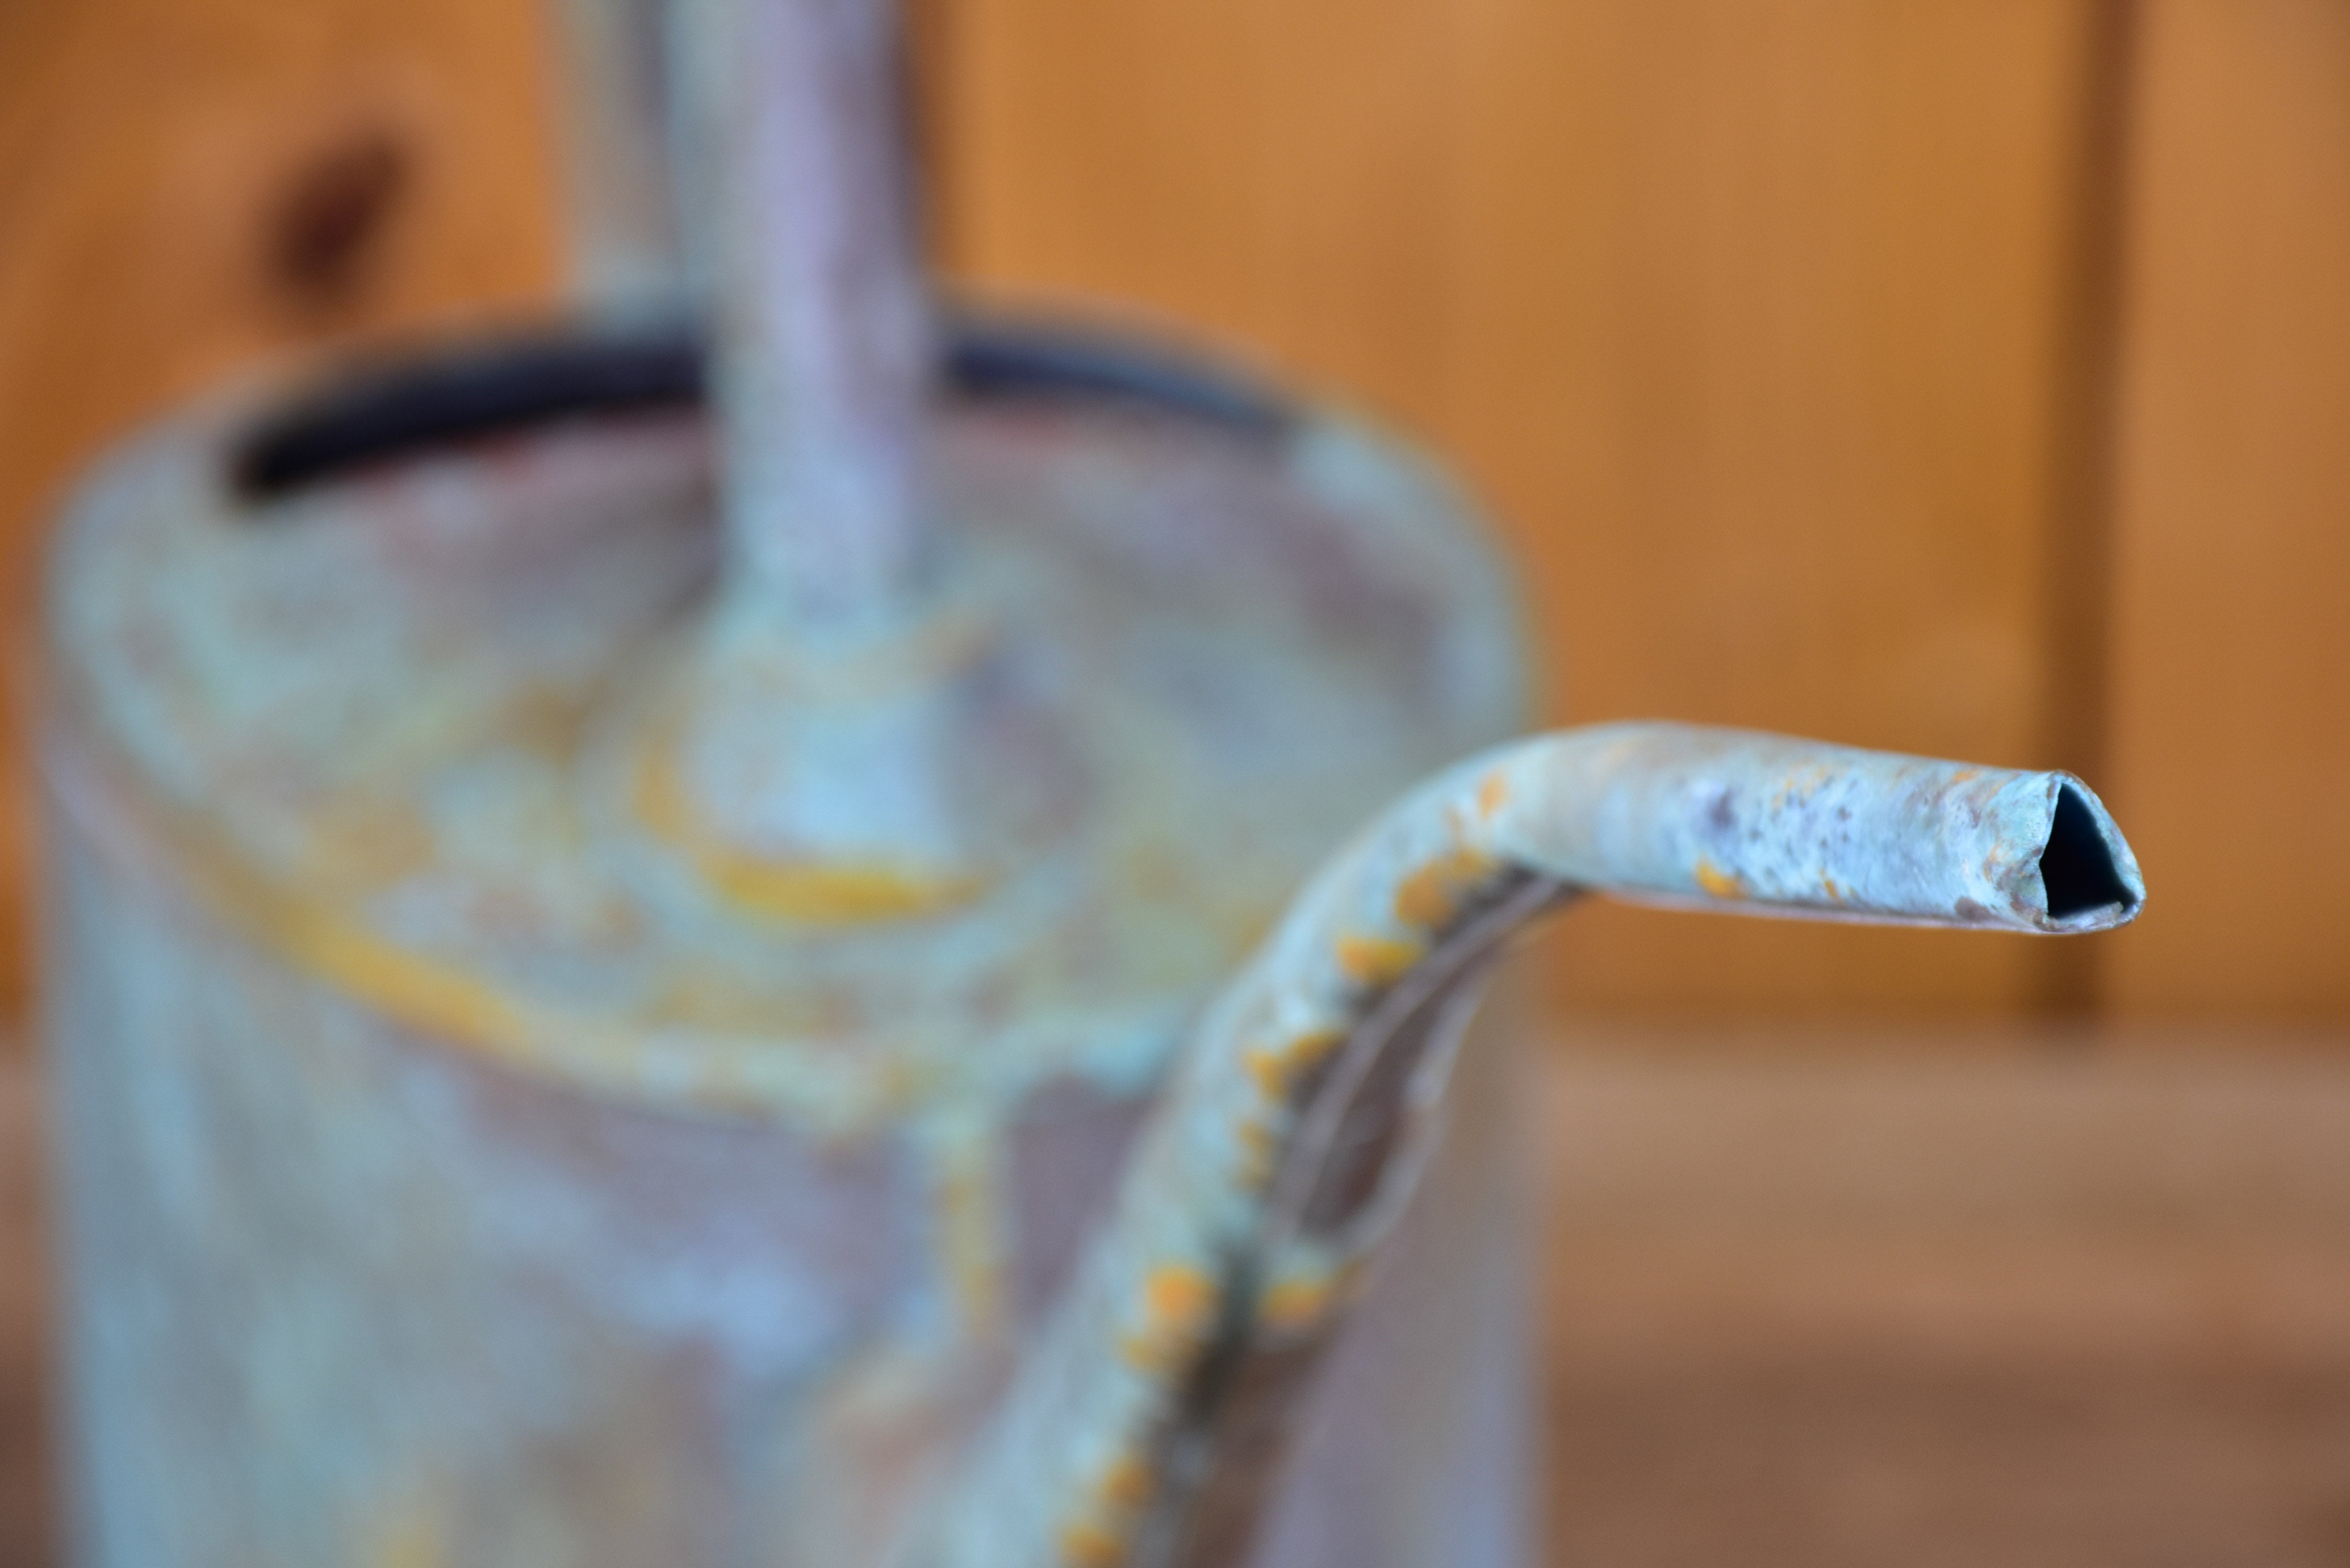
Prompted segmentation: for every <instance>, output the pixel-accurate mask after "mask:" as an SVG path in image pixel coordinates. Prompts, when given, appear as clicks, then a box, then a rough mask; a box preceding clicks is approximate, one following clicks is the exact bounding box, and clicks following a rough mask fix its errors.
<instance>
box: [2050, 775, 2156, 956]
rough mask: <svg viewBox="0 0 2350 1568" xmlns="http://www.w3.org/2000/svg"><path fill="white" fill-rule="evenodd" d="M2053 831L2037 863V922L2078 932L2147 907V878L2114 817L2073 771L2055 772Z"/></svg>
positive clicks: (2107, 926)
mask: <svg viewBox="0 0 2350 1568" xmlns="http://www.w3.org/2000/svg"><path fill="white" fill-rule="evenodd" d="M2049 782H2050V784H2051V786H2052V787H2051V790H2050V796H2049V816H2048V832H2047V836H2046V838H2045V841H2044V842H2043V845H2042V846H2041V850H2040V855H2039V858H2038V860H2037V862H2036V864H2035V866H2034V867H2033V869H2034V872H2035V877H2034V878H2033V879H2034V880H2036V881H2037V883H2038V884H2039V888H2038V892H2039V895H2040V898H2039V902H2040V906H2041V907H2040V909H2038V910H2036V911H2035V914H2036V915H2037V917H2038V918H2037V919H2035V920H2034V921H2033V923H2034V924H2035V925H2036V926H2038V927H2039V929H2042V930H2044V931H2050V932H2055V933H2060V934H2064V935H2073V934H2075V933H2080V932H2087V931H2104V930H2111V929H2114V928H2115V927H2116V926H2126V925H2127V924H2129V922H2130V921H2132V920H2134V919H2137V917H2138V914H2139V912H2140V911H2141V910H2143V909H2145V908H2146V878H2145V877H2143V876H2142V875H2140V873H2139V871H2138V865H2137V856H2136V855H2134V854H2132V853H2131V852H2130V846H2129V843H2128V841H2127V840H2126V839H2125V838H2123V837H2122V832H2121V829H2120V828H2119V827H2117V826H2115V823H2114V819H2113V816H2112V815H2111V814H2110V813H2108V812H2107V811H2106V807H2105V804H2104V803H2103V802H2102V801H2100V800H2098V799H2097V797H2096V794H2095V792H2093V791H2092V790H2091V789H2090V788H2089V786H2088V785H2086V784H2083V783H2082V782H2081V781H2080V780H2079V779H2076V778H2074V777H2073V776H2072V775H2071V774H2051V775H2049Z"/></svg>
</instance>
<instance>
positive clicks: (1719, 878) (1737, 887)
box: [1696, 860, 1746, 898]
mask: <svg viewBox="0 0 2350 1568" xmlns="http://www.w3.org/2000/svg"><path fill="white" fill-rule="evenodd" d="M1696 875H1697V885H1698V886H1699V887H1700V888H1704V889H1705V890H1706V891H1707V892H1708V893H1709V894H1711V896H1713V897H1714V898H1744V897H1746V884H1745V883H1743V882H1741V881H1740V880H1739V879H1738V878H1737V877H1733V876H1731V874H1730V873H1729V872H1727V871H1724V870H1723V869H1722V868H1721V867H1719V866H1716V865H1715V864H1714V863H1713V862H1712V861H1711V860H1700V861H1699V862H1698V863H1697V873H1696Z"/></svg>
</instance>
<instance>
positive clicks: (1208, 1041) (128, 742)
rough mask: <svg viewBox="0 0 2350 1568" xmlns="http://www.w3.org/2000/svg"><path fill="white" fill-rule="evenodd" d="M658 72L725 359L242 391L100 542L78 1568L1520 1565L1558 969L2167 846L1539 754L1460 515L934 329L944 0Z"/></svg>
mask: <svg viewBox="0 0 2350 1568" xmlns="http://www.w3.org/2000/svg"><path fill="white" fill-rule="evenodd" d="M598 3H599V4H600V3H601V0H598ZM623 8H624V9H625V8H626V6H625V5H624V6H623ZM671 22H672V23H673V25H674V28H675V31H674V33H673V35H672V38H671V42H672V45H673V50H672V52H673V54H674V56H675V58H674V59H673V60H672V63H671V77H670V78H669V79H670V80H671V83H672V84H673V97H674V100H675V101H674V103H673V105H672V109H674V110H675V113H676V120H677V124H676V127H675V129H674V130H673V131H669V132H665V133H664V134H670V135H673V136H674V138H675V140H676V143H677V145H678V147H679V148H680V149H681V157H680V158H679V161H678V166H679V169H680V171H681V177H680V178H679V180H678V181H677V182H676V185H677V202H676V206H677V209H678V210H679V212H681V213H682V214H683V219H682V231H683V233H684V234H685V236H686V242H687V243H685V244H683V246H682V249H681V254H682V255H683V257H684V260H683V262H682V263H680V264H678V266H677V271H678V272H679V274H680V275H684V276H687V277H690V278H691V279H692V280H693V281H692V282H691V285H690V286H688V288H689V290H690V291H691V292H692V293H694V294H695V295H696V296H698V297H699V298H701V299H702V301H703V304H702V312H703V314H704V315H705V316H706V318H707V321H708V330H707V338H708V345H709V347H708V350H707V352H706V353H705V352H704V351H702V349H700V348H697V346H696V344H695V343H694V341H693V340H692V339H691V337H688V336H685V335H682V334H681V333H680V332H679V331H677V330H676V329H674V328H673V327H670V326H665V325H663V324H662V319H661V318H662V312H661V311H660V310H646V309H643V308H639V307H636V306H632V307H631V308H630V309H629V310H626V311H621V310H609V311H601V312H591V313H590V317H591V318H590V319H589V320H587V322H586V324H585V325H582V326H580V327H576V328H572V329H567V330H562V331H554V332H546V333H540V334H536V335H531V336H523V337H510V338H505V339H499V340H494V341H474V342H470V343H465V344H461V345H454V346H443V347H441V348H433V349H431V350H429V351H426V352H422V353H421V354H417V355H413V356H410V357H408V358H401V359H398V360H388V361H383V362H380V363H378V364H375V365H373V366H371V367H368V368H365V369H360V370H359V371H357V372H353V373H346V374H343V375H341V376H338V377H336V378H331V379H323V380H322V379H309V378H303V377H296V378H295V379H293V380H292V381H291V383H290V384H289V383H287V382H286V381H284V380H272V381H266V382H263V383H259V384H256V385H253V386H248V387H244V388H239V389H230V390H227V391H224V392H223V393H221V394H219V395H218V396H216V397H214V398H213V399H212V400H208V401H206V402H205V403H203V404H202V405H201V406H199V407H197V408H195V409H193V410H188V411H185V412H183V413H181V414H178V415H175V416H173V417H172V418H170V419H167V420H166V421H162V422H161V424H160V425H158V426H156V427H155V428H153V429H152V430H151V431H147V432H146V433H144V434H142V435H140V436H139V437H137V438H135V439H134V440H133V441H130V443H129V444H128V445H127V446H126V447H125V448H124V449H123V450H122V451H120V452H118V453H117V454H115V455H114V456H113V457H111V458H110V459H109V461H108V462H105V463H104V464H102V465H101V466H100V467H99V470H98V471H97V472H96V473H95V474H94V475H93V477H92V478H91V479H90V480H89V481H88V483H87V484H86V485H85V486H84V487H83V489H82V490H81V492H80V493H78V496H77V497H76V499H75V500H74V501H73V502H72V504H71V505H70V507H69V510H68V516H67V518H66V520H65V524H64V526H63V528H62V530H61V532H60V535H59V540H58V543H57V547H56V553H55V557H54V561H53V566H52V574H51V578H50V589H49V603H48V618H47V636H48V659H47V675H46V691H47V701H46V704H45V709H44V725H45V730H44V737H43V757H44V766H45V777H46V784H47V812H48V817H47V821H48V843H49V846H50V853H49V856H48V875H49V885H48V891H47V919H48V932H49V941H48V944H47V997H48V1002H47V1007H48V1017H47V1036H48V1041H49V1049H50V1062H51V1075H52V1080H53V1085H54V1094H55V1101H56V1116H55V1128H56V1131H55V1138H54V1142H55V1145H56V1158H57V1181H56V1184H55V1185H56V1189H57V1192H58V1194H59V1198H60V1202H61V1207H62V1216H61V1220H62V1222H61V1225H60V1231H61V1233H62V1237H63V1247H64V1253H65V1257H64V1265H65V1266H64V1269H63V1271H62V1272H63V1276H64V1280H65V1285H64V1290H65V1301H64V1304H63V1310H62V1312H61V1314H60V1315H61V1321H62V1324H63V1325H64V1329H65V1336H66V1339H67V1342H68V1368H67V1371H68V1380H67V1381H68V1397H67V1399H66V1401H65V1405H66V1408H67V1411H68V1449H69V1453H68V1471H69V1476H70V1485H71V1490H72V1507H71V1531H72V1539H73V1547H74V1551H75V1552H76V1553H77V1556H76V1561H78V1562H79V1563H83V1564H86V1565H88V1568H229V1565H231V1564H234V1565H236V1568H277V1565H284V1568H538V1565H541V1564H545V1565H547V1568H556V1565H563V1568H588V1565H605V1564H609V1565H612V1568H644V1565H648V1564H655V1563H659V1564H663V1565H677V1568H691V1565H701V1564H710V1565H726V1568H753V1565H760V1568H816V1565H821V1568H983V1565H987V1568H1045V1565H1050V1564H1066V1565H1069V1568H1102V1565H1108V1564H1135V1565H1151V1568H1171V1565H1179V1564H1180V1565H1186V1568H1210V1565H1223V1564H1232V1565H1238V1564H1251V1563H1253V1564H1258V1565H1260V1568H1339V1565H1342V1564H1343V1565H1345V1568H1378V1565H1381V1564H1396V1565H1399V1568H1402V1565H1407V1564H1410V1565H1434V1564H1445V1565H1448V1568H1451V1565H1459V1564H1471V1565H1477V1568H1516V1565H1519V1564H1523V1563H1528V1562H1530V1561H1531V1560H1532V1554H1533V1548H1532V1544H1531V1539H1530V1532H1529V1529H1528V1525H1527V1519H1528V1515H1529V1509H1528V1507H1527V1492H1528V1489H1529V1474H1530V1468H1531V1457H1530V1456H1531V1453H1532V1449H1531V1444H1530V1438H1529V1428H1530V1422H1529V1421H1528V1420H1527V1410H1526V1406H1525V1400H1526V1398H1527V1389H1528V1387H1529V1386H1530V1383H1531V1379H1530V1377H1529V1375H1528V1368H1529V1352H1528V1338H1529V1336H1528V1334H1527V1332H1526V1323H1525V1321H1524V1317H1523V1309H1522V1303H1521V1302H1520V1299H1519V1294H1518V1287H1519V1285H1520V1284H1521V1283H1522V1277H1523V1269H1524V1262H1525V1252H1526V1246H1525V1241H1524V1237H1523V1233H1522V1231H1521V1230H1520V1228H1519V1225H1518V1223H1517V1220H1518V1218H1519V1214H1518V1206H1517V1205H1516V1203H1515V1200H1514V1196H1513V1195H1514V1192H1515V1187H1514V1178H1515V1175H1516V1164H1515V1152H1516V1151H1515V1146H1514V1142H1513V1137H1514V1135H1513V1130H1512V1129H1513V1120H1512V1116H1511V1107H1512V1105H1513V1087H1512V1080H1511V1077H1510V1070H1509V1069H1510V1062H1509V1053H1508V1049H1507V1045H1508V1042H1507V1041H1506V1039H1503V1038H1498V1037H1494V1036H1492V1035H1490V1034H1485V1033H1476V1032H1473V1031H1472V1029H1471V1014H1472V1012H1473V1010H1474V1006H1475V1003H1476V1000H1477V996H1478V993H1479V991H1480V989H1481V986H1482V981H1483V980H1484V978H1485V977H1486V975H1487V974H1488V973H1489V971H1490V969H1491V966H1492V961H1493V959H1494V957H1495V955H1496V954H1497V953H1498V952H1500V951H1501V950H1502V948H1503V945H1504V944H1505V942H1506V940H1508V939H1509V938H1510V937H1511V936H1512V935H1513V933H1514V932H1516V931H1518V930H1520V929H1523V928H1524V927H1525V926H1527V925H1528V924H1529V923H1531V922H1533V921H1534V920H1536V919H1540V918H1541V917H1543V916H1544V915H1547V914H1549V913H1550V912H1552V911H1555V910H1556V909H1560V908H1561V907H1563V906H1565V905H1566V904H1567V903H1569V902H1571V901H1572V900H1574V899H1575V898H1578V897H1581V896H1584V895H1586V894H1609V895H1616V896H1621V897H1628V898H1638V899H1643V900H1648V901H1652V902H1659V903H1665V904H1669V905H1675V906H1679V907H1685V908H1689V909H1707V910H1714V911H1720V912H1729V913H1742V914H1770V915H1793V916H1803V917H1810V918H1818V919H1842V920H1861V921H1897V922H1909V923H1916V924H1931V925H1947V926H1955V927H1964V928H1973V929H1985V930H2004V931H2016V932H2028V933H2039V934H2057V935H2063V934H2073V933H2080V932H2088V931H2095V930H2099V929H2106V928H2108V927H2111V926H2115V925H2117V924H2119V923H2121V922H2123V921H2126V920H2127V919H2131V918H2133V917H2134V916H2135V914H2136V913H2137V910H2138V909H2139V908H2140V906H2141V904H2142V901H2143V898H2144V888H2143V885H2142V883H2141V881H2140V879H2139V876H2138V872H2137V866H2136V863H2135V861H2134V860H2133V858H2132V857H2131V854H2130V851H2129V849H2128V847H2127V846H2126V844H2125V843H2124V841H2123V839H2122V837H2121V836H2120V835H2119V834H2118V832H2117V831H2116V829H2115V827H2114V826H2113V824H2112V822H2111V821H2110V819H2109V818H2108V817H2107V816H2106V813H2105V811H2104V809H2103V808H2102V807H2101V806H2100V805H2099V804H2098V802H2097V800H2096V798H2095V795H2094V794H2092V793H2091V792H2090V791H2089V789H2088V788H2087V787H2086V786H2085V785H2084V784H2082V783H2081V782H2080V781H2078V780H2077V779H2074V778H2072V777H2070V776H2068V775H2066V774H2053V773H2014V772H2009V771H2005V770H2002V769H1996V768H1984V767H1970V766H1962V765H1960V764H1957V763H1941V762H1931V761H1924V760H1919V759H1914V758H1906V757H1896V756H1887V755H1882V754H1877V753H1866V752H1859V751H1853V750H1848V749H1845V748H1841V747H1836V746H1830V745H1823V744H1817V743H1814V742H1803V741H1795V740H1789V739H1784V738H1779V737H1773V736H1768V735H1761V734H1754V733H1748V732H1735V731H1722V730H1708V729H1696V728H1689V727H1682V726H1675V725H1669V724H1630V725H1613V726H1607V727H1602V728H1597V729H1588V730H1582V731H1569V732H1561V733H1556V734H1551V735H1544V736H1536V737H1533V738H1526V739H1514V740H1513V739H1510V737H1511V736H1512V735H1513V734H1514V733H1515V732H1517V731H1518V729H1519V727H1520V723H1521V708H1520V701H1521V699H1520V692H1519V671H1520V660H1519V655H1518V647H1517V642H1516V635H1515V630H1514V624H1513V610H1512V607H1511V604H1510V600H1509V596H1508V593H1507V590H1506V587H1505V580H1504V577H1503V573H1502V572H1501V570H1500V569H1499V568H1498V566H1496V564H1495V562H1494V561H1493V559H1492V557H1491V556H1490V555H1489V554H1488V552H1487V550H1486V548H1485V546H1484V545H1483V543H1482V538H1481V536H1480V534H1479V532H1478V529H1477V527H1476V524H1474V522H1473V520H1472V519H1471V517H1470V516H1469V515H1468V514H1467V511H1466V509H1465V508H1464V507H1463V506H1462V505H1461V503H1460V502H1459V501H1458V500H1457V498H1456V497H1455V496H1454V494H1453V493H1452V492H1451V490H1450V489H1449V488H1448V487H1447V486H1446V485H1445V483H1443V482H1442V480H1441V478H1440V476H1439V475H1438V474H1437V473H1436V472H1434V471H1433V470H1432V469H1431V468H1430V467H1429V466H1428V465H1426V464H1425V463H1424V462H1420V461H1419V460H1418V459H1416V458H1414V457H1412V456H1411V455H1410V454H1409V453H1408V452H1405V451H1403V450H1402V449H1400V448H1399V447H1398V446H1397V445H1396V444H1394V443H1393V442H1391V441H1388V440H1387V439H1385V438H1383V437H1381V436H1380V435H1378V433H1377V432H1375V431H1369V430H1367V429H1366V428H1365V427H1363V426H1362V425H1360V424H1359V423H1357V422H1356V421H1352V420H1349V419H1347V418H1345V417H1343V416H1339V415H1336V414H1333V413H1329V412H1326V411H1322V410H1315V409H1313V408H1310V407H1305V406H1301V405H1299V404H1297V403H1295V402H1294V401H1291V400H1286V399H1284V398H1282V397H1280V396H1278V395H1276V394H1274V393H1271V392H1269V391H1267V390H1265V389H1263V388H1262V387H1261V386H1259V385H1257V384H1255V383H1254V382H1253V381H1251V380H1249V379H1246V378H1243V377H1238V376H1235V375H1234V374H1232V373H1231V372H1229V371H1227V370H1224V369H1221V368H1218V367H1215V366H1212V365H1202V364H1201V363H1199V362H1197V361H1196V360H1193V359H1191V358H1186V357H1184V356H1180V355H1174V354H1170V353H1168V352H1165V351H1162V350H1159V349H1155V348H1138V347H1136V346H1134V345H1133V344H1131V343H1127V342H1123V341H1112V340H1109V339H1107V338H1105V337H1102V336H1100V335H1098V334H1095V333H1088V332H1072V331H1069V330H1067V329H1066V328H1051V329H1047V328H1041V327H1036V326H1035V325H1034V324H1024V323H1019V322H1013V323H1008V324H1007V323H1006V322H1003V321H1001V320H992V319H971V318H965V319H957V320H953V321H951V322H947V323H945V324H943V325H942V324H941V318H940V317H939V315H938V313H936V312H934V311H933V310H932V309H931V306H930V304H929V300H928V296H927V294H926V292H925V290H924V288H923V287H922V285H921V280H920V276H919V272H918V268H917V266H916V265H915V262H914V259H913V257H914V245H913V244H912V241H911V237H910V216H909V204H908V203H907V202H904V201H902V200H900V199H899V194H898V193H899V191H900V189H901V186H902V183H903V178H904V162H903V160H902V159H901V158H900V157H899V151H898V131H897V125H896V121H895V119H894V117H893V113H892V111H891V109H890V102H891V96H892V92H893V90H894V85H895V79H896V73H895V62H894V57H893V54H892V47H893V46H892V42H891V38H890V33H889V26H890V18H889V13H888V9H887V7H886V6H885V5H881V4H879V3H878V0H680V3H679V4H678V5H675V6H674V7H673V15H672V16H671ZM621 259H622V260H623V261H626V260H628V259H629V258H627V257H625V256H624V257H622V258H621ZM639 260H641V257H639ZM665 265H668V264H667V263H663V264H662V265H660V266H654V267H652V268H651V269H650V271H651V273H652V274H653V275H667V274H665V273H663V272H662V266H665ZM619 270H621V271H623V272H628V273H629V276H630V277H631V278H632V279H633V280H635V281H633V282H632V284H631V287H632V288H634V289H637V290H639V293H638V296H637V297H638V300H639V306H641V301H642V297H643V279H644V277H645V276H646V275H648V269H647V268H646V267H644V266H635V267H634V268H633V270H631V268H629V267H626V266H623V267H621V268H620V269H619ZM654 292H656V293H658V292H659V289H658V288H656V289H655V290H654ZM1463 758H1465V759H1466V760H1460V759H1463ZM1415 780H1424V781H1425V782H1420V783H1419V784H1417V785H1416V786H1414V787H1407V786H1413V784H1414V781H1415ZM1389 801H1393V802H1394V804H1385V803H1388V802H1389ZM1350 831H1351V832H1352V835H1353V836H1351V837H1348V836H1347V834H1348V833H1349V832H1350ZM1317 865H1318V867H1319V869H1318V870H1317V869H1315V867H1316V866H1317Z"/></svg>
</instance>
